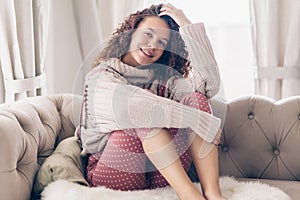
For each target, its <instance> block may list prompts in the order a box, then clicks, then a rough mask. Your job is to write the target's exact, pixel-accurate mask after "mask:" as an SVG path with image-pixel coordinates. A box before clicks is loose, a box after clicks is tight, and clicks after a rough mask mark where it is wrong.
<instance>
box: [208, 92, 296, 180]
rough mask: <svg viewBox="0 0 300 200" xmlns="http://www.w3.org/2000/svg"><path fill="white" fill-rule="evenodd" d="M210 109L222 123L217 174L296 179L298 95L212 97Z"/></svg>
mask: <svg viewBox="0 0 300 200" xmlns="http://www.w3.org/2000/svg"><path fill="white" fill-rule="evenodd" d="M212 108H213V111H214V114H215V115H217V116H219V117H221V118H222V119H223V123H224V126H223V133H222V139H221V144H220V145H219V163H220V174H221V175H231V176H235V177H246V178H267V179H283V180H300V156H299V155H297V153H298V149H299V144H300V96H296V97H290V98H286V99H283V100H280V101H275V100H273V99H269V98H266V97H262V96H245V97H240V98H237V99H234V100H232V101H229V102H227V101H222V100H219V99H218V100H212Z"/></svg>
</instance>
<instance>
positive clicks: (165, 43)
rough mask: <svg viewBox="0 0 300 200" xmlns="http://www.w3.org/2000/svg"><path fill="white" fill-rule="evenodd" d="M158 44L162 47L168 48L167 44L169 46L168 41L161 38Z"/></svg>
mask: <svg viewBox="0 0 300 200" xmlns="http://www.w3.org/2000/svg"><path fill="white" fill-rule="evenodd" d="M158 44H159V45H160V46H161V47H163V48H166V46H167V42H165V41H163V40H159V41H158Z"/></svg>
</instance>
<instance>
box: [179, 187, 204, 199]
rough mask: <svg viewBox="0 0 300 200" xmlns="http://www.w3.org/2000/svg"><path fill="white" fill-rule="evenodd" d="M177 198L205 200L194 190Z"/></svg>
mask: <svg viewBox="0 0 300 200" xmlns="http://www.w3.org/2000/svg"><path fill="white" fill-rule="evenodd" d="M178 197H179V199H180V200H206V199H205V198H204V197H203V196H202V195H201V193H200V192H199V191H198V190H196V189H193V190H190V191H185V192H184V193H183V194H180V195H178Z"/></svg>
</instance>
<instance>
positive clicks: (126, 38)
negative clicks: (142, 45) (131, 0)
mask: <svg viewBox="0 0 300 200" xmlns="http://www.w3.org/2000/svg"><path fill="white" fill-rule="evenodd" d="M162 6H163V4H159V5H152V6H150V8H146V9H144V10H142V11H137V12H136V13H133V14H130V15H129V16H128V17H127V18H126V19H125V21H124V22H123V23H121V24H120V25H119V27H118V28H117V29H116V30H115V31H114V32H113V34H112V37H111V38H110V40H109V41H108V43H107V45H106V47H105V48H104V49H103V50H102V51H101V52H100V54H99V56H98V57H97V58H96V59H95V61H94V63H93V67H95V66H97V65H98V64H99V63H100V61H101V60H102V59H107V58H122V57H123V56H124V55H125V54H126V53H127V52H128V49H129V46H130V42H131V37H132V34H133V32H134V31H135V30H136V28H137V27H138V25H139V24H140V22H141V21H143V19H145V18H146V17H148V16H157V17H160V18H161V19H162V20H164V21H165V22H166V23H167V25H168V26H169V28H170V30H172V31H171V36H170V40H169V42H168V44H167V47H166V49H165V51H164V53H163V55H162V56H161V57H160V59H159V60H157V61H156V63H158V64H162V65H166V66H169V67H171V68H172V69H175V70H176V71H177V72H179V73H181V74H182V75H183V76H184V77H186V76H188V74H189V71H190V70H191V67H190V62H189V61H188V52H187V50H186V46H185V43H184V41H183V39H182V37H181V36H180V34H179V26H178V24H177V23H176V22H175V21H174V19H172V18H171V17H170V16H167V15H163V16H159V13H160V9H161V7H162Z"/></svg>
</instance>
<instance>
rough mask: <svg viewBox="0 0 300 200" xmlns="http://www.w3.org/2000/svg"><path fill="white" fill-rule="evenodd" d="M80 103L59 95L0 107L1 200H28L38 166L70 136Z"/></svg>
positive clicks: (67, 96)
mask: <svg viewBox="0 0 300 200" xmlns="http://www.w3.org/2000/svg"><path fill="white" fill-rule="evenodd" d="M80 101H81V97H79V96H73V95H67V94H62V95H52V96H50V95H49V96H42V97H33V98H28V99H25V100H21V101H18V102H14V103H12V104H6V105H2V106H0V121H1V124H0V157H1V159H0V188H1V190H0V196H1V198H3V199H11V200H22V199H24V200H26V199H30V194H31V190H32V185H33V181H34V177H35V175H36V172H37V170H38V169H39V167H40V165H41V164H42V163H43V161H44V160H45V158H46V157H48V156H49V155H50V154H51V153H52V152H53V150H54V149H55V147H56V146H57V144H58V143H59V142H60V141H61V140H63V139H64V138H66V137H70V136H73V135H74V130H75V127H76V126H77V125H78V123H79V120H78V117H77V116H79V110H80V103H79V102H80ZM74 102H75V105H74ZM75 116H76V117H75Z"/></svg>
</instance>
